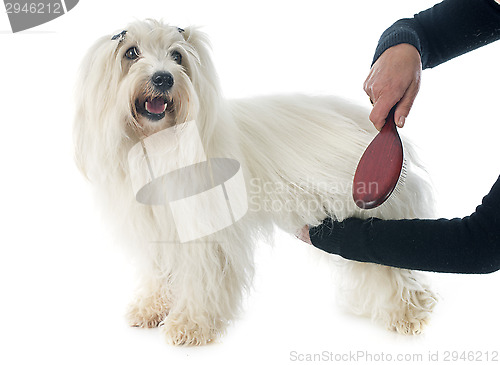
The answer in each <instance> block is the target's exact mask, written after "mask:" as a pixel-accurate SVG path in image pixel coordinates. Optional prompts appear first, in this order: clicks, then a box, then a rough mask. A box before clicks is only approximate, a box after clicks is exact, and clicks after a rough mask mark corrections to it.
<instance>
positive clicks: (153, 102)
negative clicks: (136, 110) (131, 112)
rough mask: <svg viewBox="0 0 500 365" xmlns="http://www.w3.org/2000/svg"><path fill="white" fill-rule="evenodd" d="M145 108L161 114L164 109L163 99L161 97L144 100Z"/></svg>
mask: <svg viewBox="0 0 500 365" xmlns="http://www.w3.org/2000/svg"><path fill="white" fill-rule="evenodd" d="M146 110H147V111H148V112H150V113H153V114H161V113H163V112H164V111H165V101H164V100H163V98H154V99H148V100H146Z"/></svg>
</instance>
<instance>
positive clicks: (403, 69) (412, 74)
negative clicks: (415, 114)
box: [363, 43, 422, 131]
mask: <svg viewBox="0 0 500 365" xmlns="http://www.w3.org/2000/svg"><path fill="white" fill-rule="evenodd" d="M421 74H422V63H421V61H420V54H419V52H418V50H417V49H416V48H415V47H414V46H412V45H410V44H406V43H402V44H398V45H396V46H393V47H391V48H388V49H387V50H386V51H385V52H384V53H382V55H381V56H380V57H379V58H378V60H377V61H376V62H375V63H374V64H373V66H372V68H371V70H370V73H369V74H368V77H367V78H366V81H365V83H364V85H363V89H364V90H365V92H366V93H367V94H368V96H369V97H370V101H371V102H372V104H373V109H372V111H371V113H370V120H371V121H372V123H373V125H374V126H375V128H377V130H379V131H380V130H381V129H382V127H383V126H384V124H385V120H386V119H387V116H388V115H389V111H390V110H391V109H392V108H393V107H394V106H395V105H396V104H397V106H396V109H395V111H394V121H395V123H396V125H397V126H398V127H400V128H402V127H403V126H404V123H405V120H406V118H407V117H408V114H409V112H410V109H411V107H412V105H413V101H414V100H415V97H416V96H417V93H418V90H419V88H420V77H421Z"/></svg>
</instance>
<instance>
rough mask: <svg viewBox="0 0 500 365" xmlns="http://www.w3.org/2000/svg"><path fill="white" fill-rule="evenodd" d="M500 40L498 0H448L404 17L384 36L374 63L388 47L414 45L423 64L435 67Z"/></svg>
mask: <svg viewBox="0 0 500 365" xmlns="http://www.w3.org/2000/svg"><path fill="white" fill-rule="evenodd" d="M498 39H500V5H499V4H498V3H496V2H495V1H494V0H444V1H443V2H441V3H439V4H437V5H435V6H434V7H432V8H430V9H427V10H424V11H422V12H420V13H418V14H416V15H415V16H414V17H413V18H410V19H401V20H398V21H397V22H396V23H394V24H393V25H392V26H391V27H389V28H388V29H387V30H386V31H385V32H384V33H383V34H382V36H381V38H380V40H379V43H378V46H377V49H376V51H375V56H374V58H373V62H372V65H373V63H375V61H376V60H377V59H378V58H379V57H380V55H381V54H382V53H383V52H384V51H385V50H386V49H388V48H390V47H392V46H395V45H397V44H400V43H409V44H411V45H413V46H414V47H415V48H417V50H418V51H419V53H420V56H421V58H422V67H423V68H424V69H425V68H431V67H434V66H437V65H439V64H441V63H443V62H446V61H448V60H450V59H452V58H454V57H457V56H459V55H461V54H464V53H466V52H469V51H472V50H474V49H476V48H479V47H481V46H484V45H486V44H489V43H491V42H493V41H496V40H498Z"/></svg>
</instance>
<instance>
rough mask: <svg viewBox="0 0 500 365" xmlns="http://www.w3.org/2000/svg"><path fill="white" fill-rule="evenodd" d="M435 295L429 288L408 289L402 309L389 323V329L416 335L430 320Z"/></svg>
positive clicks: (434, 303) (435, 300)
mask: <svg viewBox="0 0 500 365" xmlns="http://www.w3.org/2000/svg"><path fill="white" fill-rule="evenodd" d="M436 303H437V296H436V295H435V294H434V293H433V292H432V291H431V290H429V289H426V288H422V289H421V290H409V291H408V292H407V296H406V298H403V308H404V309H403V311H402V312H401V314H400V315H399V316H397V317H396V318H394V319H393V320H392V321H391V323H390V324H389V326H388V327H389V329H392V330H395V331H396V332H398V333H401V334H404V335H418V334H421V333H422V332H423V329H424V328H425V326H426V325H427V324H428V323H429V321H430V315H431V313H432V310H433V309H434V306H435V305H436Z"/></svg>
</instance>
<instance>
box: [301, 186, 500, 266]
mask: <svg viewBox="0 0 500 365" xmlns="http://www.w3.org/2000/svg"><path fill="white" fill-rule="evenodd" d="M309 235H310V239H311V242H312V244H313V245H314V246H316V247H318V248H320V249H322V250H324V251H327V252H330V253H334V254H338V255H341V256H342V257H344V258H347V259H351V260H356V261H362V262H373V263H378V264H382V265H387V266H395V267H400V268H406V269H415V270H425V271H436V272H450V273H489V272H493V271H496V270H499V269H500V177H499V179H498V180H497V182H496V183H495V185H494V186H493V188H492V189H491V191H490V193H489V194H488V195H487V196H486V197H485V198H484V199H483V204H482V205H480V206H479V207H478V208H477V209H476V212H475V213H473V214H472V215H471V216H469V217H466V218H464V219H452V220H447V219H440V220H391V221H383V220H379V219H372V220H361V219H356V218H350V219H347V220H346V221H344V222H335V221H332V220H331V219H328V220H325V221H324V222H323V223H322V224H321V225H320V226H318V227H313V228H311V229H310V230H309Z"/></svg>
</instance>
